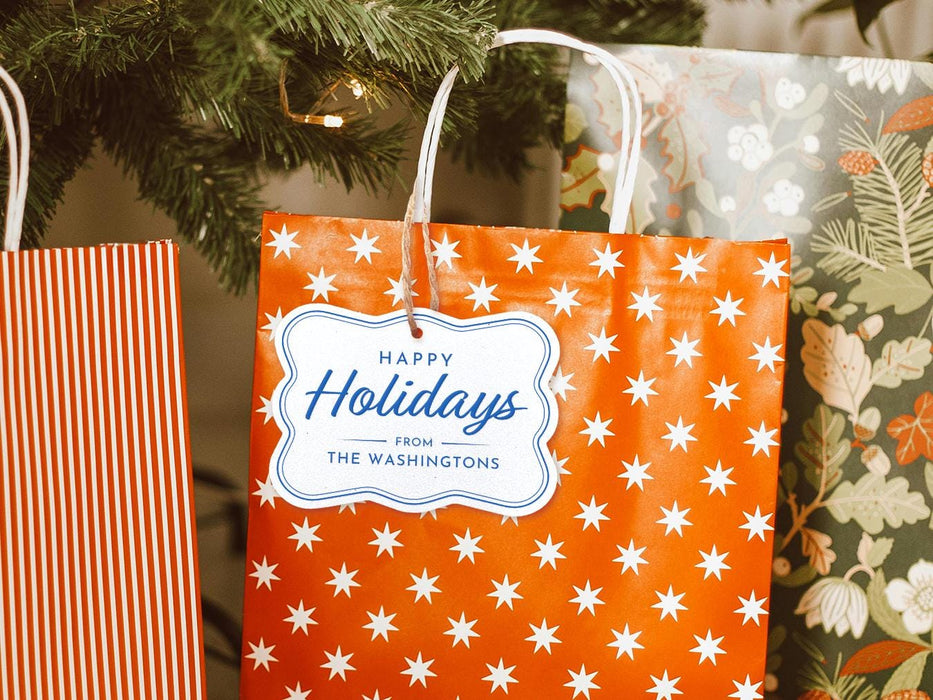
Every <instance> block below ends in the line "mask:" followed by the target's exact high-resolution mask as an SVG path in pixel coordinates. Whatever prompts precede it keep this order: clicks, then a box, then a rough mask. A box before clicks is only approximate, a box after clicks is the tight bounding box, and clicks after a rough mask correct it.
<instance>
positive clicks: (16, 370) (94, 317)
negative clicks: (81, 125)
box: [0, 69, 206, 700]
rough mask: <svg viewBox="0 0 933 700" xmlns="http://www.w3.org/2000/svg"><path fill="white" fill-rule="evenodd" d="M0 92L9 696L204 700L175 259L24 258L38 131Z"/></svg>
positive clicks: (1, 453) (2, 673)
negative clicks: (4, 153) (5, 180)
mask: <svg viewBox="0 0 933 700" xmlns="http://www.w3.org/2000/svg"><path fill="white" fill-rule="evenodd" d="M0 80H2V85H0V88H2V87H3V86H5V87H6V88H7V89H9V91H10V93H11V94H12V95H13V97H14V103H15V104H14V109H10V106H9V105H8V104H7V99H6V95H5V94H4V93H3V91H2V89H0V115H2V117H3V125H4V127H5V133H6V135H7V136H8V138H7V139H6V144H5V145H6V147H7V148H8V149H9V154H10V163H11V173H10V174H11V177H10V198H9V200H8V206H7V209H6V217H5V226H6V232H5V237H4V249H3V252H2V253H0V697H2V698H69V699H70V700H92V699H96V698H112V699H113V700H117V699H122V698H149V699H152V700H162V699H164V698H173V699H174V698H203V697H204V696H205V694H206V693H205V687H204V669H203V667H204V659H203V652H202V645H201V639H202V635H201V615H200V599H199V596H198V567H197V541H196V538H195V527H194V502H193V490H192V483H191V465H190V461H189V460H190V452H189V449H188V432H187V407H186V402H185V373H184V358H183V355H182V341H181V319H180V316H179V314H180V303H179V298H178V250H177V248H176V247H175V246H174V245H172V244H171V243H170V242H167V241H162V242H158V243H144V244H138V245H106V246H98V247H93V248H66V249H52V250H28V251H21V250H19V238H20V233H21V230H22V222H23V214H24V210H25V206H26V184H27V180H28V177H27V175H28V169H29V129H28V120H27V112H26V106H25V104H23V99H22V95H21V94H20V93H19V89H18V88H17V87H16V85H15V83H14V82H13V81H12V79H11V78H10V76H9V75H8V74H7V73H6V72H5V71H4V70H3V69H0ZM17 127H18V128H17Z"/></svg>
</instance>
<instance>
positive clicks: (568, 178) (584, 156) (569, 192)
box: [560, 145, 605, 211]
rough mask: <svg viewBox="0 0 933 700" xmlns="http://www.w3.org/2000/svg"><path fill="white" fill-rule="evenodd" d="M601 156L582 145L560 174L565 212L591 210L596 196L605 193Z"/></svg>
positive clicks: (562, 204)
mask: <svg viewBox="0 0 933 700" xmlns="http://www.w3.org/2000/svg"><path fill="white" fill-rule="evenodd" d="M599 156H600V153H599V151H597V150H596V149H594V148H590V147H589V146H583V145H581V146H580V147H579V148H578V149H577V152H576V153H574V154H573V155H572V156H570V157H569V158H568V159H567V167H566V168H564V171H563V172H562V173H561V174H560V195H561V205H560V206H561V208H562V209H564V210H565V211H573V210H574V209H576V208H578V207H585V208H590V207H592V206H593V200H594V199H596V195H598V194H599V193H600V192H605V187H604V186H603V183H602V182H600V179H599V165H597V160H598V159H599Z"/></svg>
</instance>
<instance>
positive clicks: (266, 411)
mask: <svg viewBox="0 0 933 700" xmlns="http://www.w3.org/2000/svg"><path fill="white" fill-rule="evenodd" d="M259 401H260V402H261V403H262V406H260V407H259V408H257V409H256V413H261V414H262V415H264V416H265V418H263V419H262V424H263V425H265V424H266V423H268V422H269V421H270V420H272V400H271V399H267V398H266V397H265V396H260V397H259ZM256 483H258V484H259V485H260V488H261V487H262V482H261V481H259V480H258V479H257V480H256ZM270 485H271V484H270ZM257 493H258V492H257ZM273 502H274V501H273ZM260 505H261V504H260Z"/></svg>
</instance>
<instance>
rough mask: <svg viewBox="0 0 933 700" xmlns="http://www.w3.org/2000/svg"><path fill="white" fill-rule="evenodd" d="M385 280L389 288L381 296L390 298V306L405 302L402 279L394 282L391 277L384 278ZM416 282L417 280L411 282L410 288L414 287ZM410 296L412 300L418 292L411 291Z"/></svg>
mask: <svg viewBox="0 0 933 700" xmlns="http://www.w3.org/2000/svg"><path fill="white" fill-rule="evenodd" d="M386 279H387V280H388V281H389V288H388V289H387V290H386V291H384V292H383V294H384V295H385V296H389V297H392V306H396V305H398V304H401V303H402V302H403V301H404V300H405V291H404V285H403V284H402V278H401V277H399V278H398V279H397V280H394V279H392V278H391V277H386ZM417 281H418V280H412V281H411V286H412V287H414V286H415V283H416V282H417ZM411 296H412V298H414V297H416V296H418V292H416V291H415V290H414V289H412V290H411Z"/></svg>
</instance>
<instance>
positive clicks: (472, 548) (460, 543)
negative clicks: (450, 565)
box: [450, 528, 484, 563]
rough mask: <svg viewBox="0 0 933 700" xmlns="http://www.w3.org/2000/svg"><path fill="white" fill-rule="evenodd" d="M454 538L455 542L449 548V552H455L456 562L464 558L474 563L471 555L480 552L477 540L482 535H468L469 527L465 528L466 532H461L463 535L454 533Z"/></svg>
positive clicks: (481, 537) (481, 551)
mask: <svg viewBox="0 0 933 700" xmlns="http://www.w3.org/2000/svg"><path fill="white" fill-rule="evenodd" d="M454 539H455V540H457V544H455V545H454V546H453V547H451V548H450V551H451V552H457V562H461V561H463V560H464V559H469V560H470V562H472V563H475V560H474V559H473V556H474V555H476V554H482V553H483V551H484V550H483V549H482V548H481V547H479V546H477V545H478V544H479V541H480V540H481V539H483V536H482V535H477V536H476V537H471V536H470V528H467V529H466V532H464V533H463V536H462V537H461V536H460V535H457V534H455V535H454Z"/></svg>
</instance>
